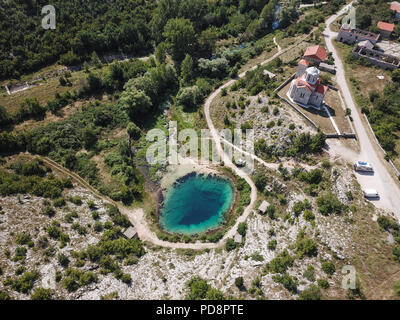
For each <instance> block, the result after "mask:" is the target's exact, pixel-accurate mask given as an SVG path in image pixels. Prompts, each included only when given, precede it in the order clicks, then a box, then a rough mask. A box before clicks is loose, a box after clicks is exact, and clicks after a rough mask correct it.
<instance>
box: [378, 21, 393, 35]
mask: <svg viewBox="0 0 400 320" xmlns="http://www.w3.org/2000/svg"><path fill="white" fill-rule="evenodd" d="M378 28H379V29H381V30H384V31H389V32H392V31H393V30H394V24H393V23H387V22H383V21H379V22H378Z"/></svg>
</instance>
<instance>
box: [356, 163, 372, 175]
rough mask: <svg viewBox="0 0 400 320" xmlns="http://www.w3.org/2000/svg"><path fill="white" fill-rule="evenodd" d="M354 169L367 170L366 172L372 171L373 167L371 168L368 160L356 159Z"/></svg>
mask: <svg viewBox="0 0 400 320" xmlns="http://www.w3.org/2000/svg"><path fill="white" fill-rule="evenodd" d="M353 167H354V170H356V171H368V172H373V171H374V168H372V165H371V164H370V163H368V162H364V161H357V162H356V163H355V164H354V165H353Z"/></svg>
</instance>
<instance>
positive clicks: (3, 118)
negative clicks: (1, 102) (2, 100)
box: [0, 106, 11, 130]
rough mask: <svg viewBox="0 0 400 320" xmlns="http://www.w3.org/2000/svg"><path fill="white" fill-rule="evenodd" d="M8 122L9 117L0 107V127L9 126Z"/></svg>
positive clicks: (9, 120)
mask: <svg viewBox="0 0 400 320" xmlns="http://www.w3.org/2000/svg"><path fill="white" fill-rule="evenodd" d="M10 122H11V117H10V115H9V114H8V112H7V110H6V109H5V108H4V107H3V106H0V126H4V125H6V124H9V123H10ZM0 130H1V129H0Z"/></svg>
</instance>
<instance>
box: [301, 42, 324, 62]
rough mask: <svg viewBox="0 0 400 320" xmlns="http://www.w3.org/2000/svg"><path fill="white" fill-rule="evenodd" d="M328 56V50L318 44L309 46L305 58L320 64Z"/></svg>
mask: <svg viewBox="0 0 400 320" xmlns="http://www.w3.org/2000/svg"><path fill="white" fill-rule="evenodd" d="M327 56H328V53H327V52H326V50H325V49H324V48H323V47H321V46H319V45H316V46H310V47H308V48H307V50H306V52H304V55H303V59H304V60H307V61H310V62H313V63H314V64H316V65H319V64H320V63H321V62H322V61H324V60H325V59H326V57H327Z"/></svg>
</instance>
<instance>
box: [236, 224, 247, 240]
mask: <svg viewBox="0 0 400 320" xmlns="http://www.w3.org/2000/svg"><path fill="white" fill-rule="evenodd" d="M246 231H247V223H246V222H241V223H239V225H238V228H237V232H238V233H239V234H240V235H241V236H242V237H244V236H246Z"/></svg>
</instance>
